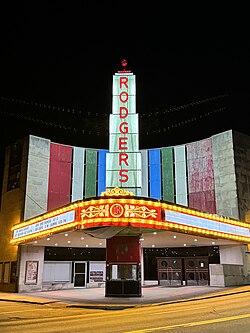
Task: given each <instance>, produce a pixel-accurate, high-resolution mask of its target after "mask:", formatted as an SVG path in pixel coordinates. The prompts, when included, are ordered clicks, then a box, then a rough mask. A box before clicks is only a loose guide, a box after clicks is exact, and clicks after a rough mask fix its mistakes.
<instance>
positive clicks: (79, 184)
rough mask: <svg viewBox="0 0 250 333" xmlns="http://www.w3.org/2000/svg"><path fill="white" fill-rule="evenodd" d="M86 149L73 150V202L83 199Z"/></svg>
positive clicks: (75, 148) (76, 148)
mask: <svg viewBox="0 0 250 333" xmlns="http://www.w3.org/2000/svg"><path fill="white" fill-rule="evenodd" d="M84 156H85V149H84V148H78V147H74V148H73V170H72V194H71V202H74V201H77V200H82V199H83V187H84Z"/></svg>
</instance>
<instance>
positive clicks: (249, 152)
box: [233, 132, 250, 222]
mask: <svg viewBox="0 0 250 333" xmlns="http://www.w3.org/2000/svg"><path fill="white" fill-rule="evenodd" d="M233 142H234V156H235V158H234V160H235V172H236V180H237V198H238V203H237V207H238V212H239V213H238V215H239V219H240V220H246V221H248V222H250V137H249V136H247V135H245V134H241V133H239V132H233Z"/></svg>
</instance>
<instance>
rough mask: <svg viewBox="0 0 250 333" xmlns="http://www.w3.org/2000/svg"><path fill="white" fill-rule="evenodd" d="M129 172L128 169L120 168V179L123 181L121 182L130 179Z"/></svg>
mask: <svg viewBox="0 0 250 333" xmlns="http://www.w3.org/2000/svg"><path fill="white" fill-rule="evenodd" d="M127 173H128V170H120V171H119V175H120V177H121V178H120V179H119V181H120V182H121V183H126V182H127V181H128V175H127Z"/></svg>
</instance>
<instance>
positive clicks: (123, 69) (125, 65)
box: [118, 59, 131, 73]
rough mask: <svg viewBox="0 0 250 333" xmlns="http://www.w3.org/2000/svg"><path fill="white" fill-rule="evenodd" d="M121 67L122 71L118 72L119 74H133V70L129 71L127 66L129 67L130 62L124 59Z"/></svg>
mask: <svg viewBox="0 0 250 333" xmlns="http://www.w3.org/2000/svg"><path fill="white" fill-rule="evenodd" d="M121 65H122V67H123V68H122V70H121V71H118V73H131V70H130V69H127V68H126V67H127V65H128V62H127V60H126V59H123V60H122V61H121Z"/></svg>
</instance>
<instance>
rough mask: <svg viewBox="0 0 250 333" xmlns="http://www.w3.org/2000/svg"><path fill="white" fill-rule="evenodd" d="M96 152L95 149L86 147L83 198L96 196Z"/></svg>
mask: <svg viewBox="0 0 250 333" xmlns="http://www.w3.org/2000/svg"><path fill="white" fill-rule="evenodd" d="M97 154H98V151H97V150H94V149H86V173H85V198H90V197H95V196H97V187H96V182H97Z"/></svg>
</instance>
